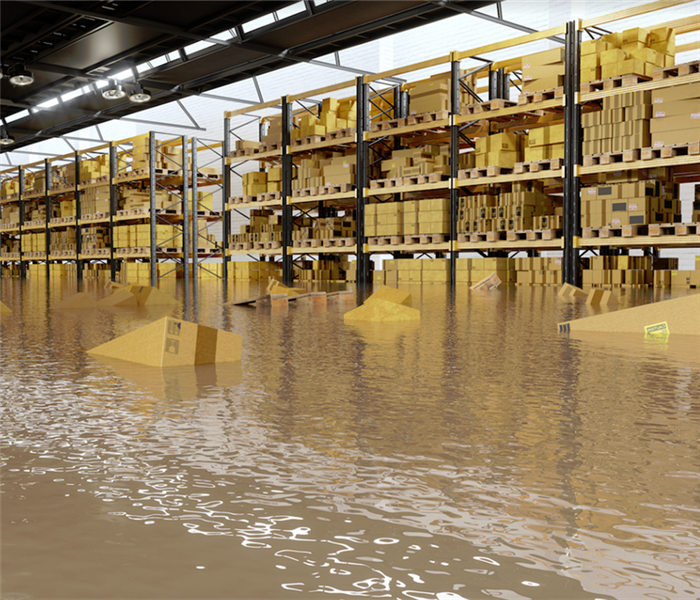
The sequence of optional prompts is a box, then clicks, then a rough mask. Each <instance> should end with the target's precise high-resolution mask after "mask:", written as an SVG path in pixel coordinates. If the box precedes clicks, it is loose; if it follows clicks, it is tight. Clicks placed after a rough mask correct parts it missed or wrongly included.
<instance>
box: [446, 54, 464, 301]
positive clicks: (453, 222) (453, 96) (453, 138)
mask: <svg viewBox="0 0 700 600" xmlns="http://www.w3.org/2000/svg"><path fill="white" fill-rule="evenodd" d="M454 58H455V56H454V53H452V61H451V62H450V68H451V72H450V263H449V265H450V278H449V279H450V285H451V286H452V288H453V289H454V287H455V284H456V283H457V258H458V257H459V251H458V250H457V213H458V209H459V187H457V177H458V171H459V125H458V124H457V123H456V122H455V116H456V115H459V114H460V108H459V102H460V95H461V94H460V92H461V88H462V83H461V80H460V72H459V61H458V60H454Z"/></svg>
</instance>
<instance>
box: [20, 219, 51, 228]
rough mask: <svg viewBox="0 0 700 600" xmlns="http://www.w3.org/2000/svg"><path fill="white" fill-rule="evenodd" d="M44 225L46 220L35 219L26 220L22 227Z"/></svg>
mask: <svg viewBox="0 0 700 600" xmlns="http://www.w3.org/2000/svg"><path fill="white" fill-rule="evenodd" d="M44 225H46V221H45V220H44V219H38V220H36V221H27V222H26V223H25V224H24V225H23V227H24V228H26V229H29V228H30V227H42V226H44Z"/></svg>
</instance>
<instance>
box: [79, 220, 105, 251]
mask: <svg viewBox="0 0 700 600" xmlns="http://www.w3.org/2000/svg"><path fill="white" fill-rule="evenodd" d="M80 234H81V249H82V251H83V252H86V253H87V252H90V250H97V249H100V248H109V247H110V246H109V243H110V237H109V228H108V227H95V226H93V227H82V228H81V230H80Z"/></svg>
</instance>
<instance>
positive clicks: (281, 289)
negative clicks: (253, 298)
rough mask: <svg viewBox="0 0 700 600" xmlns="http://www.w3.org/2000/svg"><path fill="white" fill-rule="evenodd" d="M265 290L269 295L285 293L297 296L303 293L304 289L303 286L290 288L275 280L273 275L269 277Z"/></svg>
mask: <svg viewBox="0 0 700 600" xmlns="http://www.w3.org/2000/svg"><path fill="white" fill-rule="evenodd" d="M265 292H266V293H267V294H269V295H272V294H286V295H287V296H297V295H299V294H305V293H306V290H305V289H304V288H290V287H288V286H286V285H284V284H283V283H280V282H279V281H277V280H276V279H275V278H274V277H270V281H269V283H268V284H267V289H266V290H265Z"/></svg>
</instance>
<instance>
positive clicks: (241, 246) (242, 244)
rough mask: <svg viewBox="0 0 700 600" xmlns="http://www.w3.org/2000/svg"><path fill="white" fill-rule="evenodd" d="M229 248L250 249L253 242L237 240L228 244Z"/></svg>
mask: <svg viewBox="0 0 700 600" xmlns="http://www.w3.org/2000/svg"><path fill="white" fill-rule="evenodd" d="M228 248H229V250H252V249H253V242H237V243H235V244H229V247H228Z"/></svg>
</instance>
